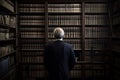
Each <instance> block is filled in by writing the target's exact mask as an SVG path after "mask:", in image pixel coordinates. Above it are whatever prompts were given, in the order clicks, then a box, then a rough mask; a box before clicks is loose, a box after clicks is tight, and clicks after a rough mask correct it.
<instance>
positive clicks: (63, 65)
mask: <svg viewBox="0 0 120 80" xmlns="http://www.w3.org/2000/svg"><path fill="white" fill-rule="evenodd" d="M44 62H45V67H46V69H47V71H48V75H49V77H48V78H49V80H68V72H69V71H70V70H71V69H72V67H73V66H74V64H75V54H74V51H73V49H72V47H71V45H70V44H68V43H65V42H63V41H55V42H53V43H50V44H48V45H46V47H45V55H44Z"/></svg>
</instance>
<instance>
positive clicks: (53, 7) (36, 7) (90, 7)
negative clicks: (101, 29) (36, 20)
mask: <svg viewBox="0 0 120 80" xmlns="http://www.w3.org/2000/svg"><path fill="white" fill-rule="evenodd" d="M20 12H30V13H31V12H34V13H36V12H44V5H43V4H20ZM48 12H51V13H80V12H81V4H77V3H76V4H48ZM85 12H86V13H107V5H106V4H104V3H99V4H95V3H91V4H88V3H87V4H85Z"/></svg>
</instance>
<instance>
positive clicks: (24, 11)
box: [19, 7, 45, 13]
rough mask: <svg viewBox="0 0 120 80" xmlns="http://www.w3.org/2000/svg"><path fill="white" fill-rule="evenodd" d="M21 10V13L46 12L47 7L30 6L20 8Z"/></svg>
mask: <svg viewBox="0 0 120 80" xmlns="http://www.w3.org/2000/svg"><path fill="white" fill-rule="evenodd" d="M19 12H20V13H44V12H45V8H38V7H36V8H32V7H28V8H19Z"/></svg>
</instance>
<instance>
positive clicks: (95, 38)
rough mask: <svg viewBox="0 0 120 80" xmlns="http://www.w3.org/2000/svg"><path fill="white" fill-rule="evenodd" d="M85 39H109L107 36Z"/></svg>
mask: <svg viewBox="0 0 120 80" xmlns="http://www.w3.org/2000/svg"><path fill="white" fill-rule="evenodd" d="M85 39H109V37H96V38H95V37H93V38H92V37H85Z"/></svg>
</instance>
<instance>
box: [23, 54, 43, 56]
mask: <svg viewBox="0 0 120 80" xmlns="http://www.w3.org/2000/svg"><path fill="white" fill-rule="evenodd" d="M21 56H22V57H28V56H29V57H31V56H32V57H34V56H44V54H39V55H38V54H37V55H36V54H33V55H26V54H21Z"/></svg>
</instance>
